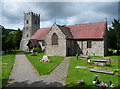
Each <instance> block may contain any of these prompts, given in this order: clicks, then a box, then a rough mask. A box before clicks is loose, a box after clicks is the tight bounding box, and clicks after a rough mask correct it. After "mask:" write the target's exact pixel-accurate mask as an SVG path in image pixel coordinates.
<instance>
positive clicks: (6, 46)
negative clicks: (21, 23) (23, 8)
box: [2, 28, 22, 52]
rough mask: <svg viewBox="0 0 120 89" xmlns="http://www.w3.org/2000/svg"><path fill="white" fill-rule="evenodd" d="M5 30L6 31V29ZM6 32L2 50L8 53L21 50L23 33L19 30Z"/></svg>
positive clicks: (3, 35) (3, 36)
mask: <svg viewBox="0 0 120 89" xmlns="http://www.w3.org/2000/svg"><path fill="white" fill-rule="evenodd" d="M3 30H4V31H5V30H6V29H3ZM6 31H7V32H6ZM6 31H5V32H4V33H5V34H2V50H4V51H5V52H6V51H7V50H9V51H10V50H12V49H19V45H20V41H21V37H22V31H20V29H19V28H18V30H9V32H8V30H6Z"/></svg>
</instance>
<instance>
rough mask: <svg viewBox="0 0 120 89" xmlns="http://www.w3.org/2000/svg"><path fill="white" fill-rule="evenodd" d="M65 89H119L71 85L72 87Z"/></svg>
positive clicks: (117, 88)
mask: <svg viewBox="0 0 120 89" xmlns="http://www.w3.org/2000/svg"><path fill="white" fill-rule="evenodd" d="M68 86H69V85H68ZM66 89H120V86H119V87H114V88H110V87H107V88H102V87H100V86H96V85H85V84H84V85H83V84H73V85H70V87H67V86H66Z"/></svg>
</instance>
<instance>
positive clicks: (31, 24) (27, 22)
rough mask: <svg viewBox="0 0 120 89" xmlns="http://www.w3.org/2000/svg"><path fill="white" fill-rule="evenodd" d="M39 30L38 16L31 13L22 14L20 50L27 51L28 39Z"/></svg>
mask: <svg viewBox="0 0 120 89" xmlns="http://www.w3.org/2000/svg"><path fill="white" fill-rule="evenodd" d="M39 28H40V15H39V14H35V13H33V12H28V13H24V27H23V31H22V40H21V43H20V50H25V51H27V49H28V47H27V43H28V41H29V39H30V37H31V36H32V35H33V34H34V33H35V32H36V31H37V30H38V29H39Z"/></svg>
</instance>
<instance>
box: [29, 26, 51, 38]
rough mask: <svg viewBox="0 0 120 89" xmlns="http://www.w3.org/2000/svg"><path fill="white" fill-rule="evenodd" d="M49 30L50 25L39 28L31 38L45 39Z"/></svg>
mask: <svg viewBox="0 0 120 89" xmlns="http://www.w3.org/2000/svg"><path fill="white" fill-rule="evenodd" d="M49 30H50V27H48V28H41V29H38V30H37V31H36V32H35V33H34V34H33V35H32V37H31V38H30V39H36V40H45V37H46V34H47V33H48V31H49Z"/></svg>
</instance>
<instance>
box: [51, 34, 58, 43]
mask: <svg viewBox="0 0 120 89" xmlns="http://www.w3.org/2000/svg"><path fill="white" fill-rule="evenodd" d="M52 45H58V36H57V34H56V33H54V34H53V35H52Z"/></svg>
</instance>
